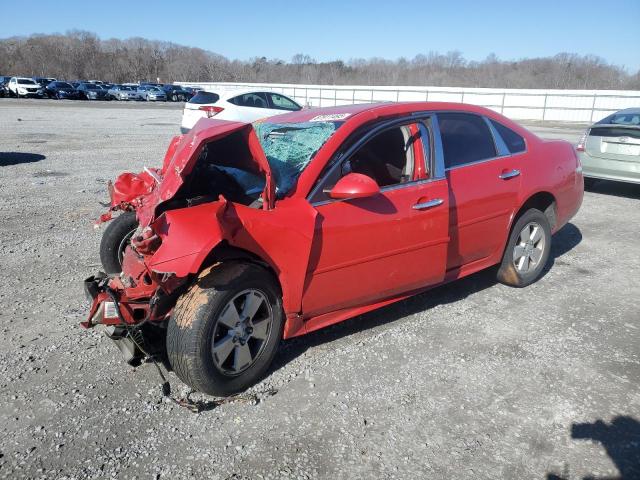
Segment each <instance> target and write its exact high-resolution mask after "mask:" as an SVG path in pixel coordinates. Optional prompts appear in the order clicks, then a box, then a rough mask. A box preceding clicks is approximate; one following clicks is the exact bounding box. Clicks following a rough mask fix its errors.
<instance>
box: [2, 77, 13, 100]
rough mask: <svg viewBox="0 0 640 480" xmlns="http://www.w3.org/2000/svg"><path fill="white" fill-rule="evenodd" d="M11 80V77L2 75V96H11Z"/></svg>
mask: <svg viewBox="0 0 640 480" xmlns="http://www.w3.org/2000/svg"><path fill="white" fill-rule="evenodd" d="M9 80H11V77H7V76H4V75H3V76H0V97H8V96H9V85H8V84H9Z"/></svg>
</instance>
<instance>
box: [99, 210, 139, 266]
mask: <svg viewBox="0 0 640 480" xmlns="http://www.w3.org/2000/svg"><path fill="white" fill-rule="evenodd" d="M137 228H138V219H137V218H136V213H135V212H123V213H122V214H120V215H119V216H118V217H116V218H114V219H113V220H111V222H109V225H107V228H105V230H104V233H103V234H102V240H100V262H101V263H102V267H103V268H104V271H105V272H106V273H120V272H121V271H122V256H123V254H124V249H125V248H126V247H127V245H129V242H130V240H131V237H132V236H133V234H134V232H135V231H136V229H137Z"/></svg>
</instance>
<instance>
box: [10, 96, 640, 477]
mask: <svg viewBox="0 0 640 480" xmlns="http://www.w3.org/2000/svg"><path fill="white" fill-rule="evenodd" d="M180 116H181V110H180V105H168V104H151V105H149V104H138V103H136V104H132V105H126V104H124V105H123V104H122V103H115V102H109V103H99V104H96V103H93V102H91V103H90V102H66V101H62V102H55V101H46V100H33V101H29V100H26V101H25V100H22V101H18V100H8V99H0V192H1V194H0V271H1V272H2V275H1V276H0V478H11V479H14V478H27V477H28V478H110V477H118V478H139V479H147V478H172V479H178V478H204V477H206V478H211V479H227V478H236V479H239V478H251V479H254V478H332V479H342V478H344V479H352V478H474V479H477V478H508V479H524V478H549V479H552V478H564V479H569V478H571V479H577V478H583V477H586V476H589V475H591V476H593V477H595V478H602V477H608V478H616V477H620V476H621V475H622V476H623V478H626V479H632V478H640V423H638V422H640V393H639V389H638V382H639V381H640V359H639V355H638V351H639V346H640V314H639V309H638V302H639V299H640V244H639V243H638V236H639V233H640V227H639V225H640V208H639V207H640V186H633V185H620V184H613V183H604V182H603V183H601V184H599V185H598V186H596V187H595V189H594V190H593V191H590V192H587V193H586V194H585V198H584V203H583V206H582V209H581V211H580V212H579V214H578V215H577V216H576V217H575V218H574V219H573V220H572V222H571V223H570V224H569V225H567V226H566V227H565V228H563V229H562V230H561V231H560V232H559V233H558V234H557V235H556V236H555V237H554V243H553V251H552V260H551V262H550V263H551V264H552V265H551V267H550V269H549V270H548V272H547V273H546V275H545V276H544V277H543V278H542V279H541V280H540V281H539V282H538V283H536V284H534V285H532V286H531V287H528V288H525V289H513V288H509V287H506V286H503V285H500V284H497V283H495V281H494V280H493V277H492V272H481V273H480V274H477V275H474V276H472V277H470V278H467V279H465V280H462V281H459V282H457V283H454V284H451V285H448V286H444V287H440V288H438V289H435V290H432V291H431V292H428V293H426V294H423V295H420V296H417V297H414V298H412V299H410V300H407V301H404V302H400V303H397V304H395V305H393V306H390V307H387V308H384V309H381V310H379V311H376V312H372V313H370V314H367V315H363V316H360V317H358V318H355V319H352V320H350V321H347V322H344V323H342V324H340V325H337V326H334V327H330V328H328V329H325V330H323V331H320V332H317V333H314V334H311V335H308V336H306V337H302V338H298V339H294V340H291V341H288V342H285V343H284V344H283V346H282V349H281V351H280V354H279V355H278V357H277V359H276V364H275V366H274V368H273V369H272V371H271V373H270V375H269V376H268V377H267V378H266V379H265V380H264V381H263V382H262V383H260V384H259V385H257V386H256V387H255V388H254V389H253V391H254V392H255V393H256V394H257V397H258V399H259V401H258V402H257V403H256V402H249V403H247V402H242V401H236V402H232V403H228V404H225V405H222V406H219V407H217V408H215V409H213V410H211V411H207V412H203V413H200V414H193V413H190V412H189V411H187V410H185V409H183V408H180V407H179V406H176V405H174V404H172V403H169V402H166V401H162V398H161V396H160V391H159V387H158V385H159V380H158V377H157V373H156V371H155V370H154V369H153V368H152V366H150V365H145V366H142V367H140V368H137V369H132V368H131V367H128V366H127V365H125V364H124V363H123V362H122V361H121V357H120V354H119V352H118V351H117V350H116V348H115V346H113V345H112V344H111V342H110V341H109V340H108V339H107V338H105V337H104V336H103V334H102V333H101V332H100V331H98V330H97V329H94V330H90V331H86V330H82V329H81V328H80V327H79V325H78V323H79V322H80V321H82V320H84V316H85V313H86V310H87V304H86V302H85V299H84V295H83V293H82V288H81V281H82V280H83V279H84V278H85V277H87V276H88V275H90V274H92V273H94V272H95V271H96V270H97V269H98V268H99V259H98V244H99V239H100V232H99V231H95V230H94V229H93V227H92V222H93V220H94V219H95V218H96V217H97V216H98V215H99V214H100V213H102V212H103V208H102V207H101V206H100V205H99V204H98V202H99V201H105V200H106V197H107V194H106V188H105V182H106V181H107V180H108V179H111V178H113V177H115V176H116V175H117V174H118V173H120V172H121V171H124V170H132V171H138V170H140V169H141V168H142V167H143V166H144V165H152V166H157V165H159V164H160V163H161V161H162V158H163V155H164V150H165V148H166V146H167V144H168V141H169V139H170V137H171V136H172V135H174V134H176V133H177V130H178V125H179V121H180ZM532 129H533V130H534V131H538V132H540V133H541V135H542V136H546V137H556V138H566V139H568V140H571V141H575V140H577V138H578V137H579V135H580V133H581V131H582V129H583V126H579V125H578V126H562V125H544V126H541V125H534V126H532ZM170 379H171V381H172V384H173V387H174V390H175V391H176V392H177V393H178V394H184V393H186V391H185V389H184V388H183V387H181V385H180V383H179V382H178V380H177V379H176V378H175V376H173V375H170ZM270 388H275V389H277V393H276V394H275V395H273V396H269V395H266V394H264V393H262V392H265V391H267V390H268V389H270ZM196 397H197V396H196Z"/></svg>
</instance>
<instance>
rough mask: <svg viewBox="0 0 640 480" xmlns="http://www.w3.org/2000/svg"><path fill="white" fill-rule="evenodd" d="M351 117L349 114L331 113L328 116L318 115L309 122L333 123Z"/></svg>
mask: <svg viewBox="0 0 640 480" xmlns="http://www.w3.org/2000/svg"><path fill="white" fill-rule="evenodd" d="M349 116H351V114H350V113H331V114H328V115H318V116H315V117H313V118H312V119H311V120H309V121H310V122H335V121H336V120H344V119H345V118H347V117H349Z"/></svg>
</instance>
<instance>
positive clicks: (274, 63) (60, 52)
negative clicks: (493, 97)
mask: <svg viewBox="0 0 640 480" xmlns="http://www.w3.org/2000/svg"><path fill="white" fill-rule="evenodd" d="M0 73H2V74H3V75H8V74H12V75H24V76H47V77H55V78H64V79H68V80H73V79H101V80H105V81H111V82H126V81H140V80H152V81H156V79H160V81H161V82H167V83H168V82H173V81H192V82H201V81H229V82H271V83H273V82H277V83H304V84H334V85H335V84H345V85H356V84H360V85H434V86H439V85H440V86H466V87H496V88H562V89H567V88H576V89H640V72H635V73H631V74H630V73H628V72H627V71H625V69H623V68H621V67H618V66H615V65H611V64H609V63H607V62H606V61H605V60H603V59H602V58H600V57H596V56H593V55H585V56H580V55H576V54H573V53H559V54H557V55H555V56H554V57H545V58H528V59H526V58H525V59H521V60H515V61H503V60H500V59H499V58H498V57H497V56H496V55H495V54H489V55H488V56H487V57H486V58H485V59H484V60H482V61H468V60H466V59H465V58H464V56H463V55H462V53H461V52H460V51H457V50H454V51H449V52H446V53H444V54H443V53H438V52H428V53H426V54H420V55H416V56H415V57H414V58H412V59H407V58H404V57H401V58H399V59H398V60H388V59H384V58H377V57H376V58H370V59H362V58H356V59H351V60H348V61H343V60H333V61H328V62H319V61H316V60H315V59H313V58H312V57H310V56H309V55H306V54H304V53H297V54H295V55H294V56H293V57H292V58H291V60H290V61H289V62H286V61H284V60H279V59H269V58H267V57H254V58H252V59H251V60H249V61H240V60H229V59H227V58H225V57H223V56H222V55H218V54H216V53H213V52H210V51H206V50H203V49H200V48H192V47H185V46H182V45H176V44H174V43H170V42H162V41H157V40H147V39H144V38H129V39H126V40H120V39H108V40H101V39H100V38H98V36H96V35H95V34H94V33H91V32H86V31H82V30H73V31H70V32H67V33H66V34H65V35H60V34H54V35H31V36H29V37H12V38H5V39H0Z"/></svg>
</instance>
